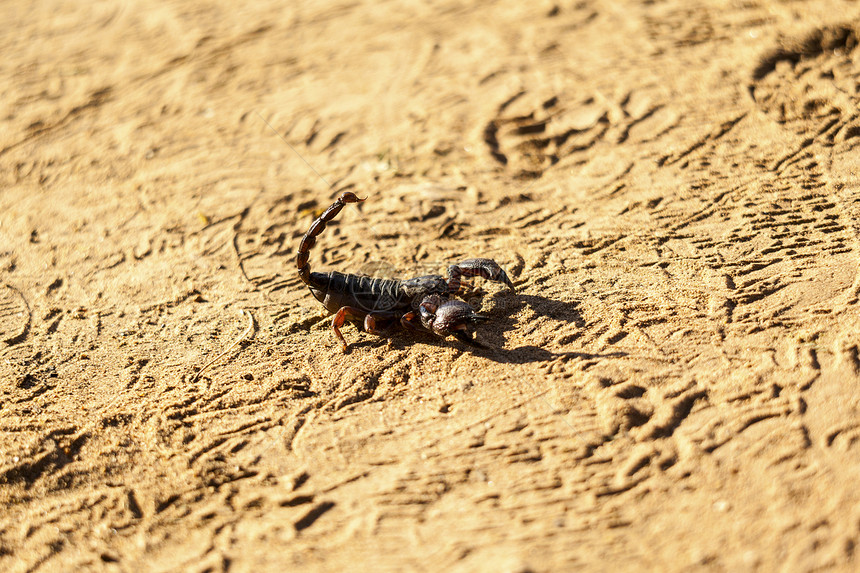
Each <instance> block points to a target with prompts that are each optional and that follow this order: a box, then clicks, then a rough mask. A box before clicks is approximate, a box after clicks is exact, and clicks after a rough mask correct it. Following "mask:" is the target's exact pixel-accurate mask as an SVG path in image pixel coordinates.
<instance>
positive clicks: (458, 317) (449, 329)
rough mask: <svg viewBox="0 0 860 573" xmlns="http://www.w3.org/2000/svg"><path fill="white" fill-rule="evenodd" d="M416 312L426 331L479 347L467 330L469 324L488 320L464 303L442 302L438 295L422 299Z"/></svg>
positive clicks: (457, 301) (458, 301) (455, 301)
mask: <svg viewBox="0 0 860 573" xmlns="http://www.w3.org/2000/svg"><path fill="white" fill-rule="evenodd" d="M418 310H419V312H420V315H421V324H422V325H423V326H424V328H426V329H427V330H429V331H431V332H433V333H434V334H436V335H438V336H442V337H445V336H449V335H452V334H453V335H454V336H455V337H457V338H458V339H459V340H461V341H463V342H465V343H466V344H469V345H472V346H481V344H479V343H478V342H477V341H476V340H475V339H474V338H472V337H471V336H470V335H469V332H468V331H467V328H468V326H469V325H470V324H475V323H476V322H481V321H484V320H489V319H490V318H489V317H487V316H484V315H481V314H476V313H475V310H474V309H473V308H472V307H471V306H469V305H468V304H466V303H465V302H463V301H461V300H443V299H442V298H441V297H440V296H439V295H431V296H428V297H427V298H425V299H424V301H423V302H422V303H421V305H420V306H419V309H418Z"/></svg>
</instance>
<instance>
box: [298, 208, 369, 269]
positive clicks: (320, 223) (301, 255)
mask: <svg viewBox="0 0 860 573" xmlns="http://www.w3.org/2000/svg"><path fill="white" fill-rule="evenodd" d="M362 201H364V199H359V198H358V196H357V195H356V194H355V193H353V192H351V191H344V192H343V193H341V194H340V197H338V198H337V201H335V202H334V203H332V204H331V206H329V208H328V209H326V210H325V212H323V214H322V215H320V216H319V217H318V218H317V219H316V220H315V221H314V222H313V223H311V226H310V228H309V229H308V232H307V233H305V236H304V237H302V242H301V243H299V251H298V253H296V269H298V271H299V278H301V279H302V281H303V282H304V283H305V284H306V285H310V284H311V283H310V278H311V265H310V263H308V258H309V257H310V252H311V249H312V248H313V246H314V245H315V244H316V242H317V236H318V235H319V234H320V233H322V232H323V231H324V230H325V226H326V223H328V222H329V221H331V220H332V219H334V218H335V217H337V215H338V213H340V210H341V209H343V208H344V206H346V204H347V203H360V202H362Z"/></svg>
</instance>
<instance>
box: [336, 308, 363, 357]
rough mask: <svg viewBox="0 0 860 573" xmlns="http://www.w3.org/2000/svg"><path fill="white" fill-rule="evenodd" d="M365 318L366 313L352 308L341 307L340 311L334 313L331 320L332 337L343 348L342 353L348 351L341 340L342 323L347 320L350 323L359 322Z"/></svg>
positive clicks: (347, 346) (346, 345) (345, 344)
mask: <svg viewBox="0 0 860 573" xmlns="http://www.w3.org/2000/svg"><path fill="white" fill-rule="evenodd" d="M365 317H366V313H365V312H364V311H361V310H359V309H357V308H355V307H352V306H342V307H340V310H338V311H337V312H336V313H335V315H334V318H333V319H332V320H331V328H332V330H334V335H335V336H337V339H338V340H340V345H341V347H343V351H344V352H346V351H347V350H349V345H348V344H347V343H346V340H345V339H344V338H343V334H341V333H340V327H341V326H343V323H344V321H347V320H349V321H350V322H361V321H362V320H363V319H365Z"/></svg>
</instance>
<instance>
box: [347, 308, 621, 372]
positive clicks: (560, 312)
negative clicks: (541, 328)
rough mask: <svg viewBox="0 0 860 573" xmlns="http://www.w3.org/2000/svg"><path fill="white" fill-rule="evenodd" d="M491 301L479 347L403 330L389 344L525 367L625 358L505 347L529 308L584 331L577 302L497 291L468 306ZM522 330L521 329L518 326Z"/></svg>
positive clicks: (368, 343)
mask: <svg viewBox="0 0 860 573" xmlns="http://www.w3.org/2000/svg"><path fill="white" fill-rule="evenodd" d="M486 299H489V300H491V301H492V303H493V304H492V309H491V310H490V311H489V312H484V314H486V316H488V317H489V318H490V320H489V321H487V322H485V323H482V324H480V325H479V326H478V328H477V329H476V336H475V339H476V341H477V342H478V345H474V346H469V345H466V344H463V343H462V342H459V341H455V340H453V339H442V338H438V337H435V336H433V335H429V334H421V333H410V332H404V331H397V332H393V333H391V334H390V335H389V337H388V340H389V343H390V344H392V345H393V346H394V347H396V348H397V349H398V350H405V349H406V348H407V347H409V346H411V345H413V344H415V343H416V342H419V341H420V342H423V343H425V344H431V345H433V346H438V347H451V346H454V347H456V348H457V349H458V350H461V351H463V352H471V353H472V354H475V355H477V356H482V357H484V358H487V359H489V360H493V361H495V362H500V363H506V364H525V363H531V362H547V361H551V360H557V359H559V358H566V359H570V358H582V359H586V360H587V359H593V358H617V357H622V356H626V355H627V353H626V352H608V353H603V354H592V353H587V352H575V351H571V352H552V351H550V350H546V349H545V348H541V347H539V346H533V345H525V346H518V347H516V348H505V337H504V333H505V332H508V331H511V330H514V329H516V328H517V321H516V319H515V317H516V316H517V315H518V314H519V313H520V312H521V311H522V310H524V309H526V308H529V309H531V311H532V312H534V313H535V315H536V316H535V317H534V318H533V320H532V322H536V321H538V320H539V319H540V318H542V317H546V318H549V319H552V320H554V321H560V322H565V323H571V324H574V325H575V326H576V327H577V328H584V327H585V321H584V320H583V319H582V315H581V314H580V313H579V310H578V305H577V304H576V303H567V302H561V301H558V300H554V299H550V298H546V297H542V296H534V295H523V294H513V293H509V292H505V291H502V292H497V293H493V294H491V295H487V294H486V293H480V292H479V293H475V294H473V295H472V296H471V297H470V298H469V304H471V305H472V306H474V307H475V308H481V307H482V306H486V305H484V304H483V303H484V301H485V300H486ZM520 328H522V326H520ZM375 344H377V343H375V342H373V341H370V340H364V341H362V342H359V343H356V344H353V345H352V346H353V347H361V346H373V345H375Z"/></svg>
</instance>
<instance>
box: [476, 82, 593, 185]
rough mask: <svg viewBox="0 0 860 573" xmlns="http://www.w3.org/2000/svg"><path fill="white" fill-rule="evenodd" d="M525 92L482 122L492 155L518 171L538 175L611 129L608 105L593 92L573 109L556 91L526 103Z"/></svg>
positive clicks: (519, 173)
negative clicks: (599, 100)
mask: <svg viewBox="0 0 860 573" xmlns="http://www.w3.org/2000/svg"><path fill="white" fill-rule="evenodd" d="M524 94H525V92H520V93H518V94H516V95H514V96H513V97H511V98H510V99H508V100H507V101H505V102H504V103H502V104H501V105H500V106H499V109H498V111H497V112H496V116H495V117H494V118H493V119H492V120H490V121H489V122H488V123H487V125H486V126H485V127H484V143H485V144H486V145H487V147H488V150H489V153H490V155H491V156H492V157H493V159H495V160H496V161H497V162H498V163H500V164H501V165H503V166H505V167H506V168H508V169H512V170H514V171H516V172H517V175H518V176H519V177H523V178H536V177H540V176H541V175H542V174H543V172H544V171H546V170H547V169H549V168H550V167H551V166H553V165H555V164H556V163H558V162H559V161H560V159H561V158H563V157H565V156H568V155H571V154H573V153H576V152H578V151H583V150H586V149H589V148H590V147H591V146H593V145H594V144H595V143H596V142H597V141H599V140H600V139H601V138H602V137H603V135H604V134H605V133H606V131H607V130H608V129H609V119H608V111H607V110H606V108H605V106H603V105H601V104H600V103H599V102H597V101H595V100H594V98H588V99H586V100H585V101H584V102H579V103H578V104H577V105H576V106H575V107H574V109H573V110H572V111H569V110H567V109H566V108H565V107H564V106H563V105H562V104H561V101H560V99H559V97H558V96H555V95H553V96H551V97H548V98H545V99H544V100H543V101H542V102H540V103H538V104H536V105H533V107H532V109H528V107H529V102H527V101H525V99H523V98H522V96H523V95H524ZM529 101H530V98H529Z"/></svg>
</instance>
